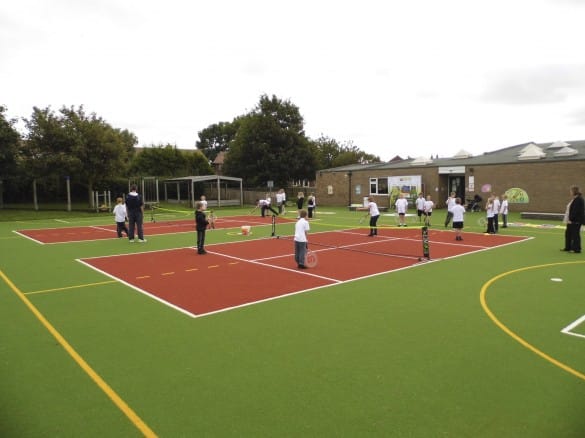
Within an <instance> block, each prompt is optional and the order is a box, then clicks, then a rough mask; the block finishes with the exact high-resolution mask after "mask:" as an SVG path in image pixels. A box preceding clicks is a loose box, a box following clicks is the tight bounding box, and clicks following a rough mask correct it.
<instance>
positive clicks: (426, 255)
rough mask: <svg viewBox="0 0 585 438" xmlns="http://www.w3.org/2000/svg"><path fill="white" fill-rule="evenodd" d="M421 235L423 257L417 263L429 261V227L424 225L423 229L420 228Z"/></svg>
mask: <svg viewBox="0 0 585 438" xmlns="http://www.w3.org/2000/svg"><path fill="white" fill-rule="evenodd" d="M421 234H422V250H423V256H422V257H419V261H423V260H430V259H431V253H430V247H429V227H427V226H426V225H425V226H424V227H422V228H421Z"/></svg>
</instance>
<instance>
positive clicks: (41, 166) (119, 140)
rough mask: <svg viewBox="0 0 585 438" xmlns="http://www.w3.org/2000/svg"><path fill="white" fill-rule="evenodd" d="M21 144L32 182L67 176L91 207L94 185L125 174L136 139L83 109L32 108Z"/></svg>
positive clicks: (80, 107)
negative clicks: (79, 187)
mask: <svg viewBox="0 0 585 438" xmlns="http://www.w3.org/2000/svg"><path fill="white" fill-rule="evenodd" d="M25 124H26V127H27V130H28V134H27V136H26V141H25V142H24V143H23V155H24V156H25V157H26V158H27V160H26V161H27V169H28V171H29V172H30V174H31V175H33V176H34V177H35V178H38V177H46V178H51V177H57V178H62V177H65V176H70V177H71V178H72V179H74V180H75V181H78V182H80V183H82V184H83V185H84V186H85V187H86V189H87V193H88V199H89V203H90V205H91V204H92V203H93V197H92V192H93V190H94V188H95V186H96V185H99V184H100V183H102V182H103V181H106V180H108V179H110V178H113V177H116V176H119V175H120V174H123V173H125V171H126V169H127V167H128V163H129V160H130V157H131V155H132V153H133V148H134V145H135V144H136V143H137V139H136V137H135V136H134V134H132V133H130V132H129V131H127V130H120V129H115V128H113V127H112V126H110V125H109V124H108V123H107V122H105V121H104V120H103V119H102V118H100V117H98V116H97V115H96V114H95V113H91V114H86V113H85V111H84V109H83V107H82V106H79V107H78V108H74V107H70V108H67V107H63V108H61V110H60V111H59V113H58V114H55V113H54V112H53V111H52V110H51V109H50V108H45V109H39V108H36V107H35V108H33V114H32V116H31V118H30V119H25Z"/></svg>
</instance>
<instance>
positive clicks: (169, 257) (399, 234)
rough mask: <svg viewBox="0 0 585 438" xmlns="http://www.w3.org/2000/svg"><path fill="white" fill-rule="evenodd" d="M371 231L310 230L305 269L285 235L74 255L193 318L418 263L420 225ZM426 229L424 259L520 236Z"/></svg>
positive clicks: (420, 252) (481, 246) (495, 243)
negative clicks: (200, 246) (460, 236)
mask: <svg viewBox="0 0 585 438" xmlns="http://www.w3.org/2000/svg"><path fill="white" fill-rule="evenodd" d="M379 232H380V235H379V236H377V237H374V238H372V237H367V236H366V235H365V233H364V232H363V230H345V231H335V232H322V233H313V234H311V235H310V238H309V241H310V248H311V249H312V250H313V251H315V252H316V253H317V255H318V259H319V263H318V265H317V266H316V267H314V268H311V269H306V270H301V269H297V267H296V263H295V262H294V255H293V252H294V246H293V242H292V240H291V238H290V237H289V238H266V239H257V240H249V241H243V242H236V243H223V244H216V245H208V246H207V248H206V249H207V251H208V254H205V255H199V254H197V253H196V251H195V250H194V249H193V248H180V249H171V250H166V251H152V252H143V253H139V254H127V255H118V256H111V257H99V258H91V259H83V260H80V261H81V262H82V263H84V264H86V265H88V266H90V267H92V268H93V269H96V270H98V271H100V272H103V273H104V274H106V275H108V276H110V277H111V278H114V279H117V280H119V281H121V282H124V283H126V284H128V285H130V286H131V287H133V288H135V289H136V290H138V291H139V292H141V293H144V294H146V295H149V296H151V297H152V298H154V299H157V300H159V301H161V302H163V303H165V304H167V305H169V306H171V307H173V308H175V309H177V310H179V311H181V312H183V313H185V314H188V315H190V316H193V317H195V316H202V315H206V314H211V313H215V312H220V311H224V310H227V309H231V308H234V307H240V306H244V305H249V304H253V303H257V302H260V301H264V300H269V299H275V298H278V297H282V296H286V295H290V294H294V293H300V292H306V291H309V290H312V289H315V288H320V287H323V286H328V285H334V284H338V283H342V282H345V281H350V280H355V279H358V278H362V277H367V276H372V275H377V274H381V273H386V272H391V271H394V270H397V269H403V268H408V267H412V266H415V265H417V264H419V263H424V261H423V262H421V261H420V260H419V256H421V255H422V242H421V236H420V234H421V233H420V229H414V228H413V229H408V230H406V229H383V230H380V231H379ZM429 234H430V248H431V249H430V255H431V260H430V261H434V260H440V259H441V258H446V257H453V256H458V255H462V254H466V253H471V252H476V251H482V250H486V249H489V248H493V247H497V246H501V245H508V244H512V243H517V242H520V241H522V240H525V239H526V238H525V237H519V236H506V235H484V234H473V233H466V234H464V239H465V240H463V241H455V239H454V234H453V233H452V232H449V231H439V230H432V231H431V232H430V233H429ZM130 266H131V269H130V268H129V267H130Z"/></svg>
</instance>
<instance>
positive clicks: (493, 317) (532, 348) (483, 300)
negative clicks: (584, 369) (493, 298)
mask: <svg viewBox="0 0 585 438" xmlns="http://www.w3.org/2000/svg"><path fill="white" fill-rule="evenodd" d="M582 263H585V262H582V261H575V262H558V263H548V264H545V265H537V266H528V267H525V268H520V269H514V270H513V271H508V272H504V273H502V274H500V275H497V276H495V277H494V278H492V279H491V280H489V281H488V282H487V283H485V284H484V285H483V287H482V288H481V292H480V295H479V299H480V302H481V307H483V310H484V311H485V313H487V315H488V316H489V318H490V319H491V320H492V321H493V322H494V323H495V324H496V325H497V326H498V327H499V328H500V329H502V330H503V331H504V333H506V334H507V335H508V336H510V337H511V338H512V339H514V340H515V341H517V342H519V343H520V344H521V345H522V346H524V347H526V348H527V349H529V350H530V351H532V352H533V353H535V354H537V355H538V356H540V357H542V358H543V359H544V360H546V361H548V362H550V363H552V364H553V365H555V366H557V367H559V368H561V369H562V370H564V371H566V372H568V373H570V374H572V375H574V376H575V377H577V378H579V379H581V380H585V374H583V373H581V372H579V371H577V370H575V369H573V368H571V367H570V366H568V365H565V364H564V363H562V362H560V361H558V360H557V359H555V358H554V357H552V356H549V355H548V354H546V353H545V352H543V351H541V350H539V349H538V348H536V347H535V346H533V345H532V344H530V343H528V342H527V341H525V340H524V339H522V338H521V337H520V336H518V335H517V334H516V333H514V332H513V331H512V330H510V329H509V328H508V327H507V326H506V325H504V324H503V323H502V322H501V321H500V320H499V319H498V318H497V317H496V315H494V313H493V312H492V311H491V310H490V309H489V307H488V305H487V301H486V295H487V290H488V288H489V287H490V286H491V285H492V284H494V283H495V282H496V281H498V280H500V279H501V278H504V277H506V276H508V275H512V274H516V273H518V272H522V271H528V270H531V269H540V268H547V267H550V266H558V265H573V264H582Z"/></svg>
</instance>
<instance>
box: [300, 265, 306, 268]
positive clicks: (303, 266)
mask: <svg viewBox="0 0 585 438" xmlns="http://www.w3.org/2000/svg"><path fill="white" fill-rule="evenodd" d="M299 269H307V267H306V266H305V265H299Z"/></svg>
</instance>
